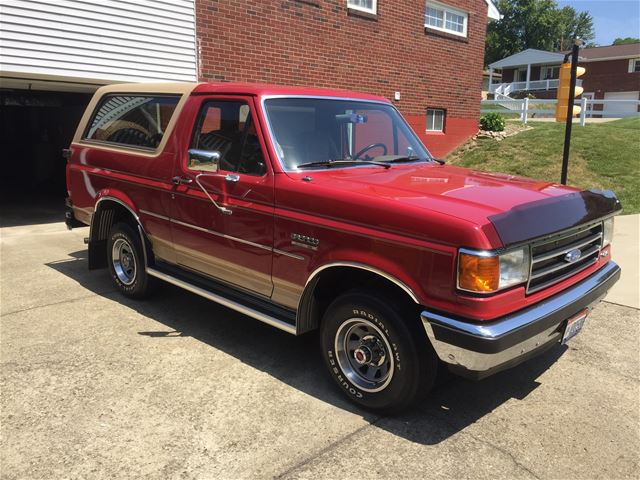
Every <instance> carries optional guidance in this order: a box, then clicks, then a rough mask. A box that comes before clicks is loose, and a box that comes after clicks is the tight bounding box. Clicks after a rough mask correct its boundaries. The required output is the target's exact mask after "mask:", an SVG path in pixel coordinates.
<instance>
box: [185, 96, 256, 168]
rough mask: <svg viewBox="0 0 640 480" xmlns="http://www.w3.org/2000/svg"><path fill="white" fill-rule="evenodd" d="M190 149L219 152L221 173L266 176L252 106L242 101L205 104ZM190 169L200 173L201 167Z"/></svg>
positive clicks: (194, 166) (191, 166) (195, 166)
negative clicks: (252, 115) (222, 171)
mask: <svg viewBox="0 0 640 480" xmlns="http://www.w3.org/2000/svg"><path fill="white" fill-rule="evenodd" d="M190 148H197V149H199V150H208V151H217V152H219V153H220V170H224V171H228V172H242V173H247V174H250V175H263V174H264V172H265V162H264V156H263V154H262V148H261V147H260V142H259V140H258V136H257V134H256V130H255V127H254V125H253V120H252V117H251V114H250V109H249V105H248V104H247V103H246V102H242V101H213V102H207V103H205V104H204V105H203V107H202V110H201V111H200V115H199V116H198V120H197V123H196V128H195V131H194V136H193V139H192V141H191V147H190ZM188 168H192V169H194V170H201V168H200V167H199V166H198V165H195V164H194V165H188Z"/></svg>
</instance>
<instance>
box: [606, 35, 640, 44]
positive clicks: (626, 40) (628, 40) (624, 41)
mask: <svg viewBox="0 0 640 480" xmlns="http://www.w3.org/2000/svg"><path fill="white" fill-rule="evenodd" d="M627 43H640V38H634V37H625V38H616V39H615V40H614V41H613V45H626V44H627Z"/></svg>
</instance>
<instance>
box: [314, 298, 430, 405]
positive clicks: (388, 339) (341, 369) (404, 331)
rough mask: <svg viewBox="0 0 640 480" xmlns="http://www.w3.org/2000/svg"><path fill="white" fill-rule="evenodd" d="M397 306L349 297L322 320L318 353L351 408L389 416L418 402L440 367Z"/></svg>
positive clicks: (387, 300)
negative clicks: (353, 403) (320, 349)
mask: <svg viewBox="0 0 640 480" xmlns="http://www.w3.org/2000/svg"><path fill="white" fill-rule="evenodd" d="M412 311H413V310H412V309H411V308H407V305H406V304H403V303H402V301H401V300H398V299H396V300H395V301H394V300H392V299H391V298H385V297H384V296H382V295H380V294H376V295H372V294H370V293H368V292H364V291H353V292H349V293H347V294H344V295H342V296H340V297H339V298H337V299H336V300H335V301H334V302H333V303H332V304H331V305H330V306H329V307H328V308H327V311H326V312H325V315H324V317H323V319H322V325H321V333H320V339H321V344H322V353H323V357H324V360H325V363H326V364H327V367H328V369H329V372H330V374H331V376H332V378H333V379H334V380H335V381H336V382H337V384H338V385H339V387H340V389H341V390H342V391H343V392H344V393H345V394H346V395H347V396H348V397H349V398H350V399H351V400H352V401H353V402H355V403H357V404H359V405H361V406H363V407H365V408H368V409H371V410H375V411H384V412H393V411H398V410H401V409H403V408H406V407H407V406H409V405H410V404H412V403H413V402H415V401H416V400H417V399H418V398H422V397H423V396H424V395H425V394H426V393H427V392H428V391H429V389H430V388H431V386H432V385H433V383H434V380H435V377H436V372H437V367H438V361H437V357H436V355H435V352H433V349H432V348H431V347H430V345H429V343H428V342H429V341H428V339H427V337H426V335H425V333H424V330H420V325H419V323H418V318H417V317H416V318H412V317H411V315H412V313H411V312H412Z"/></svg>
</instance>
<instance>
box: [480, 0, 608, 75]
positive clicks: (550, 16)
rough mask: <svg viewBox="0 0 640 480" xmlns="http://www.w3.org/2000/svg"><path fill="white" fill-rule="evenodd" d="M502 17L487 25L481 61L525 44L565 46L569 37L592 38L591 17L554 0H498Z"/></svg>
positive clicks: (545, 47) (541, 47)
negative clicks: (483, 56) (483, 57)
mask: <svg viewBox="0 0 640 480" xmlns="http://www.w3.org/2000/svg"><path fill="white" fill-rule="evenodd" d="M497 7H498V10H500V13H501V14H502V15H503V18H502V19H501V20H499V21H497V22H492V23H490V24H489V26H488V27H487V39H486V47H485V62H486V63H487V64H489V63H492V62H495V61H496V60H500V59H502V58H504V57H507V56H509V55H513V54H514V53H518V52H520V51H522V50H525V49H527V48H537V49H539V50H549V51H554V50H568V49H569V48H570V47H571V44H572V42H573V38H574V37H575V36H579V37H580V38H582V39H583V40H584V41H586V42H588V41H590V40H592V39H593V38H594V36H595V35H594V31H593V18H592V17H591V15H589V13H587V12H580V13H578V12H576V10H575V9H573V8H572V7H564V8H558V5H557V3H556V1H555V0H499V1H498V4H497Z"/></svg>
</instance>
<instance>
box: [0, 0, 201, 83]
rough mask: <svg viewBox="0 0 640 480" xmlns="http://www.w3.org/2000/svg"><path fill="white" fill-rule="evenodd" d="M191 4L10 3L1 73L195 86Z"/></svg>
mask: <svg viewBox="0 0 640 480" xmlns="http://www.w3.org/2000/svg"><path fill="white" fill-rule="evenodd" d="M194 13H195V12H194V0H154V1H151V0H138V1H131V0H112V1H109V2H95V1H88V0H60V1H56V2H47V1H33V0H6V1H3V2H2V5H1V6H0V21H1V24H2V27H1V28H0V43H1V44H2V56H0V72H1V73H2V75H3V76H5V77H12V78H23V77H28V78H49V77H51V78H64V79H78V80H80V81H87V80H93V81H95V83H98V84H99V83H110V82H117V81H120V82H122V81H131V82H144V81H164V80H167V81H194V80H196V78H197V55H196V48H195V19H194Z"/></svg>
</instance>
